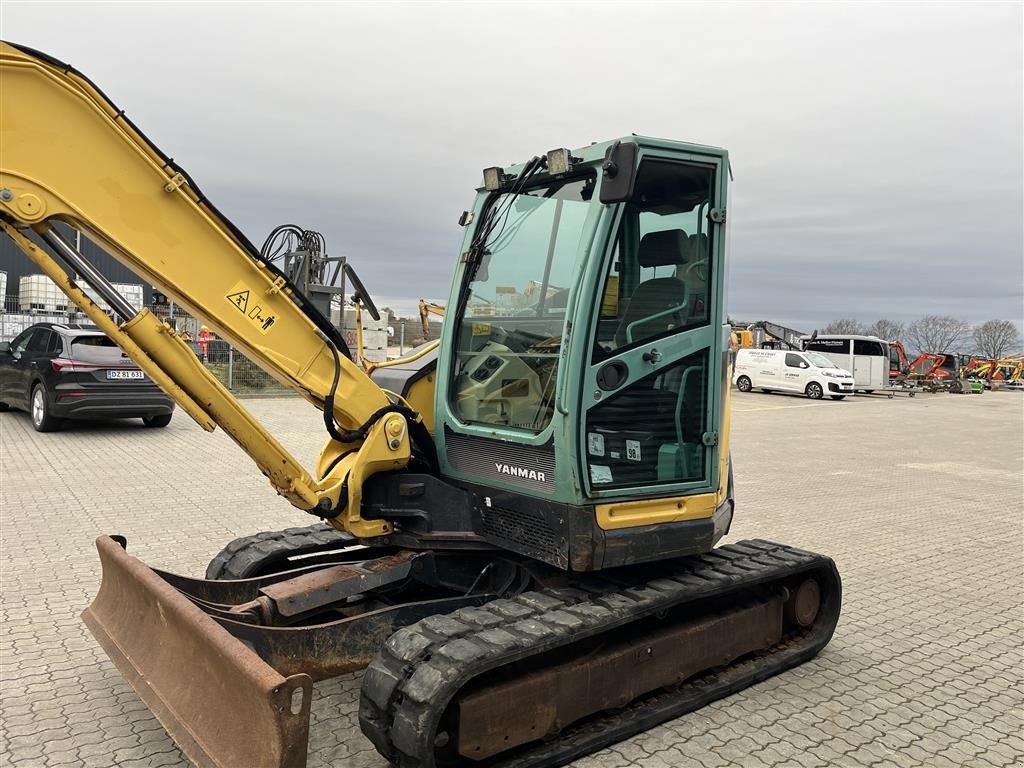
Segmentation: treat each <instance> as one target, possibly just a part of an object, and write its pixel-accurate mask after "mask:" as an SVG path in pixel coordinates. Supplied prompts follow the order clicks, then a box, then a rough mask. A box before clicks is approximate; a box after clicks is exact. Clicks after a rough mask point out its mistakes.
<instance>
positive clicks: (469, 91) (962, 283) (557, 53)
mask: <svg viewBox="0 0 1024 768" xmlns="http://www.w3.org/2000/svg"><path fill="white" fill-rule="evenodd" d="M0 26H2V35H3V38H4V39H7V40H10V41H13V42H18V43H22V44H26V45H30V46H32V47H35V48H38V49H40V50H42V51H45V52H47V53H49V54H51V55H53V56H55V57H57V58H60V59H63V60H64V61H67V62H69V63H70V64H72V65H74V66H75V67H77V68H78V69H80V70H81V71H82V72H84V73H85V74H86V75H88V76H89V77H91V78H92V79H93V80H94V81H95V82H96V83H97V84H99V86H100V87H101V88H103V90H104V91H106V93H107V94H108V95H109V96H110V97H111V98H112V99H113V100H114V101H115V102H116V103H117V104H118V106H120V107H122V108H124V109H126V110H127V112H128V114H129V115H130V116H131V117H132V118H133V119H134V120H135V122H136V123H137V124H138V125H139V126H140V127H141V128H142V129H143V130H144V131H146V133H147V134H148V135H149V136H150V138H151V139H153V140H154V141H155V142H156V143H157V144H158V146H160V147H161V148H162V149H163V150H164V151H165V152H167V154H169V155H170V156H172V157H174V158H175V160H177V161H178V162H179V163H181V165H182V166H184V167H185V168H186V169H187V170H188V171H189V172H190V173H191V174H192V176H193V177H194V178H195V179H196V181H197V182H198V183H199V184H200V185H201V186H202V187H203V190H204V191H205V192H206V194H207V195H208V196H209V197H211V198H212V199H213V200H214V201H215V202H216V204H217V205H218V206H219V207H220V208H221V210H222V211H224V212H225V213H226V214H227V215H228V216H230V217H231V218H232V219H234V221H235V222H236V223H237V224H238V225H239V226H240V227H241V228H242V229H243V231H245V232H246V233H247V234H248V235H249V237H250V238H251V239H252V240H254V241H256V242H257V244H258V243H260V242H262V240H263V238H264V237H265V235H266V234H267V232H268V231H269V230H270V229H271V228H272V227H273V226H275V225H276V224H279V223H283V222H292V223H296V224H299V225H302V226H304V227H307V228H310V229H317V230H320V231H321V232H323V233H324V234H325V235H326V237H327V240H328V245H329V251H330V252H331V253H332V254H334V255H342V254H343V255H346V256H348V257H349V259H350V260H351V261H352V262H353V264H354V265H355V266H356V268H357V270H358V272H359V273H360V275H361V276H362V278H363V280H364V282H365V283H366V284H367V287H368V288H369V289H370V290H371V292H372V293H374V294H375V295H377V296H378V297H380V299H381V303H382V304H387V303H390V304H392V306H396V305H397V306H398V307H399V308H400V309H405V310H406V311H411V307H412V305H413V304H414V302H415V299H416V298H418V297H420V296H424V297H426V298H430V299H438V300H445V299H446V298H447V295H448V284H449V279H450V274H451V269H452V266H453V264H454V261H455V259H456V256H457V252H458V247H459V241H460V237H461V230H460V229H459V228H458V227H457V225H456V220H457V218H458V215H459V213H460V212H461V211H462V210H463V209H464V208H466V207H468V206H469V204H470V201H471V199H472V193H473V188H474V187H475V185H476V184H477V183H478V182H479V179H480V169H482V168H483V167H485V166H488V165H500V164H508V163H511V162H518V161H522V160H525V159H527V158H528V157H530V156H532V155H534V154H538V153H541V152H544V151H546V150H548V149H551V148H553V147H559V146H568V147H575V146H581V145H584V144H587V143H589V142H591V141H601V140H604V139H608V138H612V137H615V136H618V135H624V134H628V133H630V132H636V133H642V134H647V135H653V136H662V137H665V138H672V139H683V140H692V141H696V142H700V143H705V144H716V145H720V146H724V147H726V148H727V149H729V151H730V152H731V158H732V166H733V170H734V173H735V177H736V178H735V183H734V186H733V200H732V203H731V205H730V211H729V214H730V219H731V221H732V244H731V246H732V250H731V253H730V286H729V293H730V297H729V312H730V315H731V316H733V317H735V318H741V319H750V320H755V319H773V320H775V321H777V322H782V323H784V324H788V325H792V326H794V327H797V328H799V329H801V330H811V329H813V328H815V327H818V326H820V325H823V324H824V323H826V322H827V321H828V320H830V319H832V318H835V317H850V316H852V317H857V318H859V319H861V320H865V321H872V320H874V319H876V318H878V317H881V316H887V317H892V318H895V319H897V320H909V319H913V318H915V317H918V316H921V315H924V314H929V313H937V314H952V315H956V316H959V317H963V318H965V319H967V320H969V321H972V322H974V321H981V320H985V319H989V318H992V317H1003V318H1009V319H1013V320H1015V321H1017V322H1018V323H1020V322H1021V315H1022V301H1024V299H1022V293H1024V289H1022V284H1024V273H1022V263H1024V255H1022V253H1024V224H1022V218H1024V213H1022V212H1024V192H1022V172H1024V155H1022V136H1024V117H1022V115H1024V105H1022V100H1024V49H1022V35H1024V33H1022V5H1021V4H1020V3H1016V2H1006V3H992V4H985V3H980V2H974V3H964V4H962V5H957V4H949V3H946V4H941V5H939V4H935V5H929V4H925V3H912V4H907V5H897V4H892V3H889V4H870V5H869V4H866V3H865V4H859V5H842V4H838V3H822V4H817V5H798V4H785V5H782V4H778V5H769V4H763V3H758V4H734V5H721V4H719V5H703V4H698V3H688V4H670V3H661V4H651V5H643V4H640V3H630V4H628V5H625V4H624V5H616V4H612V3H603V4H593V5H583V4H564V5H556V4H553V3H543V4H530V3H526V2H519V3H515V4H511V5H495V4H489V3H482V2H480V3H465V4H456V3H450V4H443V5H440V4H438V5H429V4H426V3H417V4H414V5H402V4H391V5H384V4H374V5H370V4H365V5H364V4H336V5H329V4H308V5H302V4H298V3H287V4H286V3H281V4H265V5H257V4H242V3H237V4H216V3H211V2H205V3H178V4H166V5H163V4H155V3H145V4H143V3H138V4H93V3H76V4H68V5H64V4H52V3H51V4H44V3H31V4H27V3H18V2H13V1H12V0H5V2H4V3H3V4H2V5H0Z"/></svg>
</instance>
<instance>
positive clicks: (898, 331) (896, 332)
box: [865, 317, 903, 341]
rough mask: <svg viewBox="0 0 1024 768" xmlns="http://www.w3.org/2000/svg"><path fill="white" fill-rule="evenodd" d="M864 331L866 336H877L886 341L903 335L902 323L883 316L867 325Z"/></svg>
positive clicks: (894, 339)
mask: <svg viewBox="0 0 1024 768" xmlns="http://www.w3.org/2000/svg"><path fill="white" fill-rule="evenodd" d="M865 333H866V334H867V335H868V336H877V337H878V338H880V339H885V340H886V341H896V340H898V339H900V338H902V336H903V323H897V322H896V321H895V320H887V319H886V318H884V317H883V318H881V319H880V320H876V321H875V322H874V323H873V324H872V325H869V326H868V327H867V330H866V331H865Z"/></svg>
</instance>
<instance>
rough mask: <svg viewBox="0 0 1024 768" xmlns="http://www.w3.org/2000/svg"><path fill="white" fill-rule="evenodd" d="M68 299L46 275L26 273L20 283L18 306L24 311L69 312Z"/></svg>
mask: <svg viewBox="0 0 1024 768" xmlns="http://www.w3.org/2000/svg"><path fill="white" fill-rule="evenodd" d="M68 304H70V299H68V297H67V294H65V293H64V291H62V290H61V289H60V288H58V287H57V284H56V283H55V282H53V280H51V279H50V278H48V277H47V276H46V275H25V276H24V277H22V278H21V280H20V281H19V283H18V307H19V308H20V309H21V311H22V312H32V313H42V312H67V310H68Z"/></svg>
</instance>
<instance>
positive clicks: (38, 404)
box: [29, 384, 60, 432]
mask: <svg viewBox="0 0 1024 768" xmlns="http://www.w3.org/2000/svg"><path fill="white" fill-rule="evenodd" d="M29 405H30V406H31V408H30V410H29V415H30V416H31V418H32V426H33V427H34V428H35V430H36V432H53V431H54V430H55V429H60V419H55V418H54V417H53V414H51V413H50V401H49V399H48V398H47V397H46V388H45V387H44V386H43V385H42V384H36V385H35V387H33V389H32V400H31V402H30V403H29Z"/></svg>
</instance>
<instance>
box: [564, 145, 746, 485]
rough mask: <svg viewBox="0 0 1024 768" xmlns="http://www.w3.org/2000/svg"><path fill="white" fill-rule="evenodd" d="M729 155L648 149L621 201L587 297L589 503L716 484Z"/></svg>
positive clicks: (584, 456)
mask: <svg viewBox="0 0 1024 768" xmlns="http://www.w3.org/2000/svg"><path fill="white" fill-rule="evenodd" d="M724 164H725V159H724V157H721V156H707V157H704V156H700V155H692V154H686V155H684V154H681V153H673V152H668V151H666V152H664V153H659V152H657V151H656V150H649V151H645V152H644V153H643V154H642V156H641V161H640V165H639V169H638V172H637V177H636V182H635V190H634V193H633V195H632V197H631V200H630V201H629V202H627V203H622V204H620V205H619V206H618V210H617V212H616V214H615V216H614V219H613V223H612V224H611V229H610V233H609V237H608V246H607V250H606V253H605V255H604V259H603V263H602V265H601V270H600V272H599V274H598V279H597V280H596V281H595V284H596V286H597V290H596V296H594V298H593V301H594V304H593V305H592V306H591V307H590V308H589V312H590V316H591V317H592V318H593V322H592V327H591V333H590V348H589V350H588V352H589V359H588V360H587V361H586V367H585V372H584V374H583V377H582V392H581V396H580V401H579V402H580V416H579V430H580V432H579V447H580V450H579V455H580V456H581V480H582V483H583V485H584V488H585V491H586V495H587V496H588V497H589V498H591V499H595V500H600V499H606V498H607V499H609V500H611V499H614V498H623V497H627V498H642V497H652V496H668V495H675V494H689V493H699V492H701V491H709V490H713V489H715V488H717V483H718V476H717V475H718V471H719V462H718V443H719V432H720V429H721V415H722V410H721V401H722V397H723V393H724V386H725V382H724V381H723V379H724V375H725V374H724V372H725V362H724V360H725V359H724V357H723V355H724V354H725V353H727V349H728V345H727V343H725V344H723V332H724V331H723V323H724V309H723V305H724V286H723V279H722V277H723V264H724V248H725V243H724V239H725V238H724V226H722V220H723V219H724V211H725V202H726V200H725V198H726V187H725V182H724V174H723V173H722V169H723V165H724Z"/></svg>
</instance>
